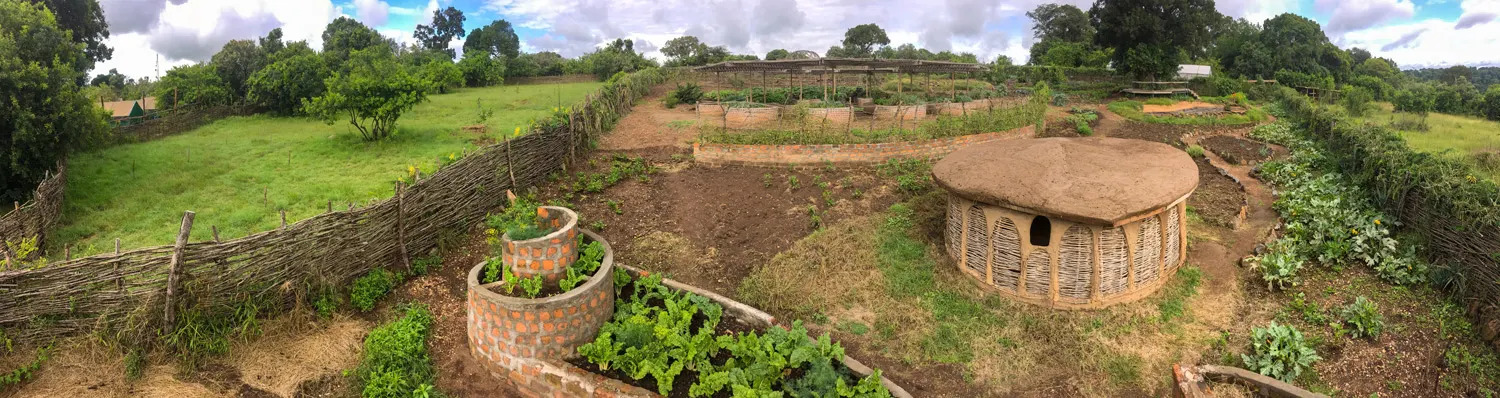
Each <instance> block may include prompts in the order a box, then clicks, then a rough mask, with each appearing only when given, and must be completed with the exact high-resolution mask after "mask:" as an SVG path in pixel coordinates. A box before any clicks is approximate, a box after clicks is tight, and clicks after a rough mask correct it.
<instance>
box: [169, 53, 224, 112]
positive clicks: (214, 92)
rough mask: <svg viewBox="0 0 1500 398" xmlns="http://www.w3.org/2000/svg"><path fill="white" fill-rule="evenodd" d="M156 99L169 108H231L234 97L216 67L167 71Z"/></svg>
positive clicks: (202, 65) (202, 66) (206, 66)
mask: <svg viewBox="0 0 1500 398" xmlns="http://www.w3.org/2000/svg"><path fill="white" fill-rule="evenodd" d="M154 94H155V95H156V98H157V99H158V100H160V101H161V104H163V105H164V106H165V107H170V108H176V107H179V106H214V105H227V104H229V103H230V101H231V98H232V96H231V95H230V94H229V86H228V85H226V84H224V80H223V79H220V78H219V75H218V73H217V72H215V71H214V67H213V65H209V64H194V65H183V66H179V67H176V68H172V70H169V71H167V74H166V75H165V76H162V77H161V81H159V82H157V83H156V90H155V92H154Z"/></svg>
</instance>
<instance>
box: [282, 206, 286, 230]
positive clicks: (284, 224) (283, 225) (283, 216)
mask: <svg viewBox="0 0 1500 398" xmlns="http://www.w3.org/2000/svg"><path fill="white" fill-rule="evenodd" d="M281 228H282V229H285V228H286V210H281Z"/></svg>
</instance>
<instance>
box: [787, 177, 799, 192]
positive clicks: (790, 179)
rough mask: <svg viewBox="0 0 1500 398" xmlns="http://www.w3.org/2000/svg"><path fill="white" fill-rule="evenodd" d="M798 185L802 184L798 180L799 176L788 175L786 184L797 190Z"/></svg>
mask: <svg viewBox="0 0 1500 398" xmlns="http://www.w3.org/2000/svg"><path fill="white" fill-rule="evenodd" d="M798 185H800V183H799V182H798V181H797V176H794V175H789V176H786V186H788V187H791V188H792V190H796V189H797V186H798Z"/></svg>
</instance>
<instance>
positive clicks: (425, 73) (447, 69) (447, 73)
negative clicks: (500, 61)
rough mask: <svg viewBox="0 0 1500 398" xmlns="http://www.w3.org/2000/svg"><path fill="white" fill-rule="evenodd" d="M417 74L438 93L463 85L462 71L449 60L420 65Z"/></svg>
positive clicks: (445, 92) (444, 92)
mask: <svg viewBox="0 0 1500 398" xmlns="http://www.w3.org/2000/svg"><path fill="white" fill-rule="evenodd" d="M502 73H503V72H502ZM419 74H420V75H421V76H422V79H424V80H427V81H428V82H431V83H432V91H436V92H437V93H438V94H447V93H448V92H449V91H452V90H453V89H455V88H459V87H463V86H464V72H463V71H462V70H459V69H458V65H454V64H453V62H451V61H433V62H428V63H427V64H426V65H422V68H421V69H420V73H419Z"/></svg>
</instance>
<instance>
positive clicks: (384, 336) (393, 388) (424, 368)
mask: <svg viewBox="0 0 1500 398" xmlns="http://www.w3.org/2000/svg"><path fill="white" fill-rule="evenodd" d="M431 328H432V314H431V313H429V312H428V311H427V307H425V306H423V305H421V304H412V305H410V306H408V307H406V310H405V313H404V315H402V317H401V319H397V320H395V321H393V322H391V323H388V324H385V325H382V326H380V327H378V328H375V330H371V331H370V334H369V335H368V336H366V337H365V355H364V358H363V359H361V360H360V363H359V367H358V368H356V369H355V374H356V376H357V378H358V379H359V381H360V382H361V383H362V384H364V387H363V388H361V393H362V394H361V395H363V396H364V397H366V398H397V397H401V398H408V397H420V396H423V395H422V393H427V394H429V395H430V394H431V393H432V390H433V388H432V382H433V374H434V373H435V372H434V370H433V366H432V358H431V357H429V356H428V355H427V337H428V335H429V334H430V333H431Z"/></svg>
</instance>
